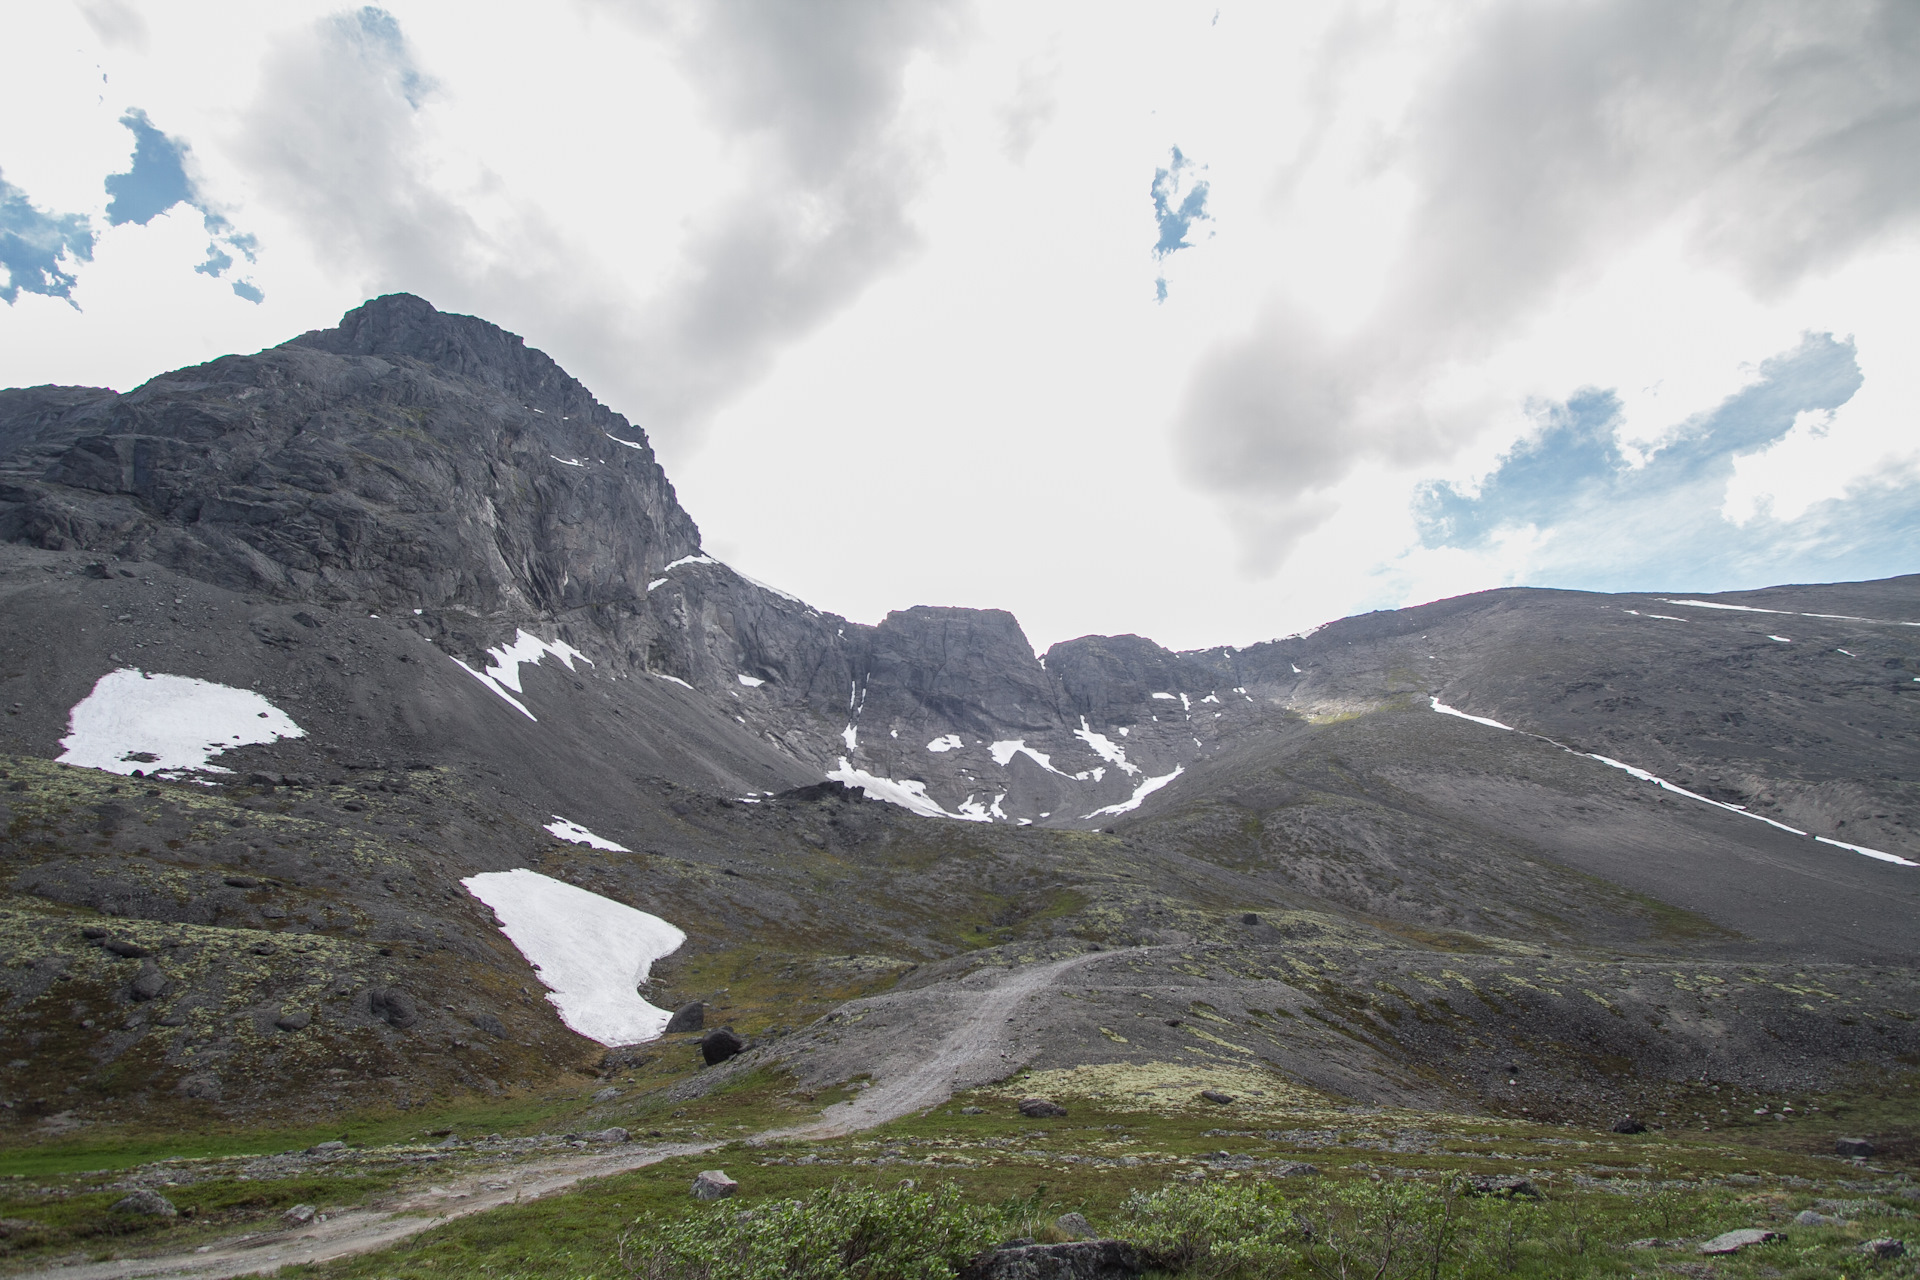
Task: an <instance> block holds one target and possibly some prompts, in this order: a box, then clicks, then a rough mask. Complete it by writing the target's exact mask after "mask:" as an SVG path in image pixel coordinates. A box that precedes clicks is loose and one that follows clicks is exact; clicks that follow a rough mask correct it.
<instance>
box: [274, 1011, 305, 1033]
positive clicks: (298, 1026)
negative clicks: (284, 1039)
mask: <svg viewBox="0 0 1920 1280" xmlns="http://www.w3.org/2000/svg"><path fill="white" fill-rule="evenodd" d="M273 1025H274V1026H276V1027H278V1028H280V1029H281V1030H282V1031H305V1030H306V1029H307V1028H308V1027H310V1026H312V1025H313V1014H312V1013H310V1012H309V1011H307V1010H305V1009H288V1010H287V1011H286V1012H284V1013H282V1014H281V1015H280V1016H279V1017H277V1018H275V1019H274V1020H273Z"/></svg>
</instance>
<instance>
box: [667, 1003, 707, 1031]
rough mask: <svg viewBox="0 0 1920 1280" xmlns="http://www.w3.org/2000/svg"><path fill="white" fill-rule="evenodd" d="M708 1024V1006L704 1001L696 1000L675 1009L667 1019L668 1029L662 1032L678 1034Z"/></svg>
mask: <svg viewBox="0 0 1920 1280" xmlns="http://www.w3.org/2000/svg"><path fill="white" fill-rule="evenodd" d="M706 1025H707V1006H706V1004H705V1003H704V1002H702V1001H699V1000H695V1001H694V1002H693V1003H691V1004H683V1005H681V1006H680V1007H679V1008H678V1009H675V1010H674V1011H673V1016H672V1017H671V1018H668V1019H667V1029H666V1030H665V1031H662V1032H661V1033H660V1034H661V1035H663V1036H676V1035H679V1034H680V1033H681V1032H683V1031H698V1030H700V1029H701V1028H702V1027H704V1026H706Z"/></svg>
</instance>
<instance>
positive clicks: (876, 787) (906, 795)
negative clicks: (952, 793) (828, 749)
mask: <svg viewBox="0 0 1920 1280" xmlns="http://www.w3.org/2000/svg"><path fill="white" fill-rule="evenodd" d="M827 781H829V782H841V783H845V784H846V785H847V786H849V787H858V788H860V790H861V792H862V793H864V794H865V795H866V797H867V799H869V800H884V801H886V802H887V803H888V804H897V805H899V806H900V807H901V808H902V809H909V810H911V811H913V812H914V813H917V814H919V815H920V816H921V817H923V818H958V819H959V820H960V821H962V822H992V821H993V819H992V818H991V817H990V816H988V815H987V814H986V813H984V812H983V813H979V814H972V813H948V812H947V811H946V810H945V809H942V808H941V807H940V805H939V803H938V802H937V801H935V800H934V798H933V797H932V796H929V795H928V794H927V784H926V783H924V782H920V781H917V780H906V781H900V780H896V779H893V778H882V777H879V776H877V775H875V774H871V773H868V772H867V771H866V770H865V769H856V768H854V767H853V766H852V765H850V764H848V763H847V758H846V757H845V756H841V757H840V767H839V768H838V769H835V770H833V771H832V772H831V773H829V774H827Z"/></svg>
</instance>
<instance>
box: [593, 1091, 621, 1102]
mask: <svg viewBox="0 0 1920 1280" xmlns="http://www.w3.org/2000/svg"><path fill="white" fill-rule="evenodd" d="M619 1096H620V1091H619V1090H618V1089H598V1090H595V1092H594V1095H593V1100H594V1101H595V1102H612V1101H613V1100H614V1099H615V1098H617V1097H619Z"/></svg>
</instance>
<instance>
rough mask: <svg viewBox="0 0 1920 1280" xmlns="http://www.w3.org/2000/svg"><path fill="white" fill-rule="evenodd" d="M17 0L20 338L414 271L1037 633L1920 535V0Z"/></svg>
mask: <svg viewBox="0 0 1920 1280" xmlns="http://www.w3.org/2000/svg"><path fill="white" fill-rule="evenodd" d="M4 22H5V29H6V32H7V35H8V37H9V43H10V45H11V47H12V48H13V49H14V50H15V56H14V57H12V58H10V59H9V66H8V74H7V75H6V76H5V77H0V303H3V304H4V305H0V386H17V385H34V384H39V383H48V382H57V383H78V384H88V385H98V386H110V387H114V388H116V389H119V390H129V389H131V388H133V387H134V386H137V385H138V384H139V383H141V382H142V381H144V380H145V379H147V378H150V377H152V376H154V375H156V374H158V373H161V372H164V371H167V370H169V369H173V368H176V367H179V366H182V365H187V364H192V363H196V362H199V361H203V360H207V359H211V358H213V357H215V356H217V355H221V354H224V353H227V352H231V351H253V350H259V349H261V348H264V347H267V346H271V345H273V344H275V343H278V342H281V341H284V340H286V339H287V338H290V337H292V336H294V335H296V334H298V333H300V332H303V331H305V330H308V329H314V328H321V327H326V326H329V325H332V324H334V323H336V322H337V320H338V318H339V316H340V315H341V314H342V313H343V312H345V311H347V310H348V309H350V308H352V307H354V306H356V305H358V304H359V303H360V302H361V301H363V300H365V299H366V298H368V297H372V296H375V295H378V294H382V293H389V292H395V291H401V290H404V291H408V292H412V293H417V294H419V295H421V296H422V297H425V298H427V299H428V300H429V301H431V302H433V303H434V304H435V305H436V306H439V307H440V308H442V309H443V310H448V311H458V312H464V313H469V314H474V315H479V316H483V317H485V318H487V319H489V320H492V321H493V322H495V323H497V324H500V325H502V326H503V327H505V328H507V329H510V330H512V331H513V332H516V333H519V334H522V335H524V336H525V337H526V339H527V340H528V342H529V343H530V344H531V345H533V346H536V347H539V348H541V349H543V350H545V351H547V352H549V353H550V354H551V355H553V356H554V357H555V358H556V359H557V360H559V361H560V363H561V364H562V365H563V366H565V367H566V368H567V369H568V370H569V371H570V372H572V373H573V374H574V375H575V376H577V377H579V378H580V379H581V380H582V381H583V382H585V383H586V384H587V386H588V387H589V388H591V389H592V390H593V391H594V392H595V394H597V395H598V396H599V397H600V399H601V400H602V401H603V402H605V403H606V404H608V405H610V406H611V407H612V408H614V409H616V410H618V411H620V412H621V413H624V414H626V415H627V416H628V417H629V418H630V419H631V420H632V421H633V422H634V423H635V424H636V425H638V426H639V427H640V428H641V429H643V430H645V431H646V432H647V433H648V435H649V437H650V439H651V440H652V442H653V444H654V447H655V449H656V451H657V452H658V454H659V456H660V459H661V461H662V463H663V464H664V465H665V467H666V468H667V473H668V475H669V476H670V478H671V479H672V480H673V482H674V484H675V486H676V489H677V491H678V493H679V495H680V499H681V502H682V504H683V505H684V506H686V508H687V509H688V511H689V512H690V513H691V514H692V515H693V516H694V518H695V519H696V520H697V521H698V522H699V524H700V527H701V530H702V533H703V535H704V537H705V549H706V550H707V552H708V553H709V554H712V555H714V556H716V557H718V558H720V559H722V560H724V561H726V562H727V563H729V564H731V565H733V566H734V567H735V568H736V569H738V570H740V571H741V572H743V573H746V574H748V575H750V576H752V577H754V578H757V579H759V580H761V581H763V582H768V583H771V584H773V585H775V586H778V587H780V588H781V589H783V590H786V591H789V592H792V593H794V594H797V595H799V596H802V597H803V598H805V599H807V600H808V601H809V602H811V603H813V604H814V605H816V606H818V607H820V608H823V609H828V610H832V611H834V612H838V613H841V614H844V615H846V616H848V617H851V618H854V619H856V620H859V621H865V622H872V621H877V620H878V619H879V618H880V617H881V616H883V615H884V614H885V613H886V612H887V611H889V610H891V609H896V608H905V607H908V606H911V605H916V604H937V605H967V606H977V607H998V608H1005V609H1009V610H1011V611H1012V612H1013V613H1014V614H1015V615H1016V616H1017V617H1018V618H1019V619H1020V620H1021V622H1022V624H1023V625H1024V627H1025V629H1026V631H1027V634H1028V636H1029V638H1030V639H1031V640H1032V641H1033V642H1034V643H1035V645H1036V646H1037V647H1039V648H1041V649H1044V648H1045V647H1046V646H1047V645H1048V644H1051V643H1053V642H1055V641H1059V640H1063V639H1068V638H1071V637H1074V636H1078V635H1083V634H1089V633H1108V634H1117V633H1125V632H1134V633H1138V634H1142V635H1147V636H1151V637H1153V638H1154V639H1156V640H1159V641H1160V642H1161V643H1163V644H1167V645H1169V646H1171V647H1175V648H1200V647H1207V646H1212V645H1217V644H1246V643H1251V642H1255V641H1259V640H1263V639H1267V638H1271V637H1274V636H1279V635H1285V634H1290V633H1293V632H1297V631H1300V630H1303V629H1306V628H1309V627H1312V626H1315V625H1318V624H1320V623H1323V622H1326V621H1328V620H1330V619H1333V618H1336V617H1341V616H1344V615H1347V614H1351V613H1355V612H1361V611H1365V610H1368V609H1378V608H1394V607H1398V606H1401V605H1405V604H1414V603H1420V602H1422V601H1426V600H1431V599H1436V598H1439V597H1443V596H1449V595H1456V594H1459V593H1462V592H1467V591H1476V590H1482V589H1486V588H1490V587H1499V586H1511V585H1525V586H1553V587H1570V588H1580V589H1592V590H1607V591H1686V592H1706V591H1716V590H1732V589H1741V588H1751V587H1757V586H1763V585H1768V584H1772V583H1776V582H1796V581H1798V582H1806V581H1836V580H1844V579H1852V578H1867V577H1881V576H1887V575H1891V574H1896V573H1906V572H1914V571H1920V550H1916V548H1920V537H1916V534H1917V533H1920V429H1917V428H1920V423H1916V410H1915V407H1914V406H1916V405H1920V360H1917V359H1915V358H1913V356H1912V354H1911V353H1913V352H1914V351H1916V350H1920V163H1916V157H1920V6H1915V5H1913V4H1911V3H1908V2H1906V0H1888V2H1887V3H1867V2H1856V0H1809V2H1807V3H1775V2H1773V0H1724V2H1715V0H1698V2H1696V3H1690V4H1686V5H1675V4H1672V3H1670V0H1449V2H1447V3H1434V4H1423V3H1395V2H1393V0H1359V2H1353V3H1315V2H1312V0H1300V2H1298V3H1290V4H1287V5H1273V4H1261V3H1245V4H1241V3H1232V2H1224V0H1223V2H1219V3H1212V2H1210V3H1201V4H1187V3H1174V2H1168V3H1157V4H1145V3H1142V4H1113V3H1098V2H1094V0H1088V2H1086V3H1053V2H1051V0H1017V2H1015V0H971V2H969V0H920V2H918V3H912V4H906V3H884V2H883V0H858V2H855V0H813V2H811V3H809V4H806V5H794V4H791V3H786V2H784V0H700V2H698V3H695V2H692V0H689V2H686V3H677V2H674V0H657V2H648V0H625V2H621V0H605V2H593V0H564V2H557V3H554V4H549V5H543V6H525V5H508V4H505V3H496V2H493V0H463V3H460V4H457V5H455V4H449V3H440V4H425V3H421V4H409V3H401V2H399V0H395V2H393V3H388V4H386V5H384V6H380V7H355V6H339V5H332V4H324V3H321V4H316V3H307V2H306V0H284V2H283V3H279V4H275V5H258V4H240V3H184V2H182V3H170V2H169V0H146V2H143V3H140V4H138V5H136V4H134V3H132V0H74V2H71V3H48V4H43V5H33V6H15V7H14V10H13V11H11V12H9V14H8V15H7V17H6V18H5V19H4ZM29 55H30V56H29Z"/></svg>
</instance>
